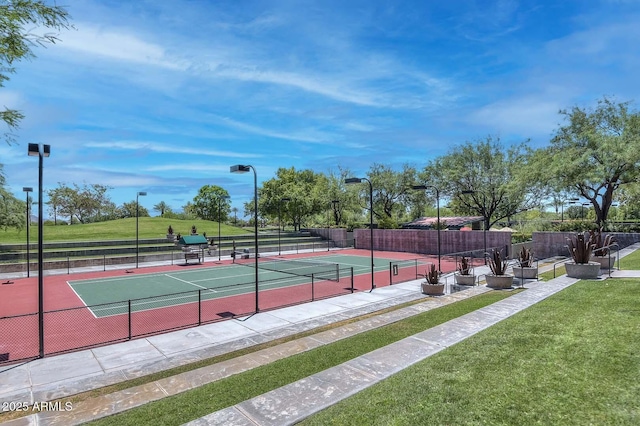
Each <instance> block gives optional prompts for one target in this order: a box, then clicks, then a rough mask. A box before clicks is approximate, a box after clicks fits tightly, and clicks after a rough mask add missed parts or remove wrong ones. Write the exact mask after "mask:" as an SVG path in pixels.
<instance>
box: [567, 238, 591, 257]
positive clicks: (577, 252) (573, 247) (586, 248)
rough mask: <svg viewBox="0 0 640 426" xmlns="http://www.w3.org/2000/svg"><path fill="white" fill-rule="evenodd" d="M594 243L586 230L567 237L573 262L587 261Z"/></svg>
mask: <svg viewBox="0 0 640 426" xmlns="http://www.w3.org/2000/svg"><path fill="white" fill-rule="evenodd" d="M594 245H595V244H594V243H593V238H592V235H591V234H590V233H589V232H587V231H585V232H582V233H578V234H575V235H573V236H571V237H568V238H567V247H568V249H569V254H571V257H572V258H573V261H574V262H575V263H589V260H590V259H591V252H592V251H593V247H594Z"/></svg>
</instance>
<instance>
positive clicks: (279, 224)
mask: <svg viewBox="0 0 640 426" xmlns="http://www.w3.org/2000/svg"><path fill="white" fill-rule="evenodd" d="M283 201H285V202H286V201H291V198H287V197H285V198H280V201H279V202H278V256H280V253H281V251H280V228H281V223H280V217H281V209H282V202H283Z"/></svg>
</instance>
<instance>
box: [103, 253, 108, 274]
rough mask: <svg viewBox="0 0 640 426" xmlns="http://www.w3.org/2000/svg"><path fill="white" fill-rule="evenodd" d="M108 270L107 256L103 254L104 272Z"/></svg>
mask: <svg viewBox="0 0 640 426" xmlns="http://www.w3.org/2000/svg"><path fill="white" fill-rule="evenodd" d="M106 270H107V255H106V254H103V255H102V271H103V272H104V271H106Z"/></svg>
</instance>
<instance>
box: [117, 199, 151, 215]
mask: <svg viewBox="0 0 640 426" xmlns="http://www.w3.org/2000/svg"><path fill="white" fill-rule="evenodd" d="M118 210H119V213H120V214H119V216H120V218H122V219H124V218H127V217H136V215H137V217H149V210H147V209H146V208H145V207H144V206H141V205H140V203H136V200H133V201H129V202H128V203H123V204H122V205H121V206H120V207H119V208H118Z"/></svg>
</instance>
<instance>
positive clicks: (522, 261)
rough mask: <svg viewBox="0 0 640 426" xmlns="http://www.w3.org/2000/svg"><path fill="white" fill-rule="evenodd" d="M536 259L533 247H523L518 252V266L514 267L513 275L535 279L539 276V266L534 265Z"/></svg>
mask: <svg viewBox="0 0 640 426" xmlns="http://www.w3.org/2000/svg"><path fill="white" fill-rule="evenodd" d="M533 263H534V259H533V253H532V252H531V249H528V248H526V247H524V246H523V247H522V249H520V252H519V253H518V266H514V267H513V275H515V277H516V278H520V279H525V280H528V279H535V278H537V277H538V268H537V267H535V266H533Z"/></svg>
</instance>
